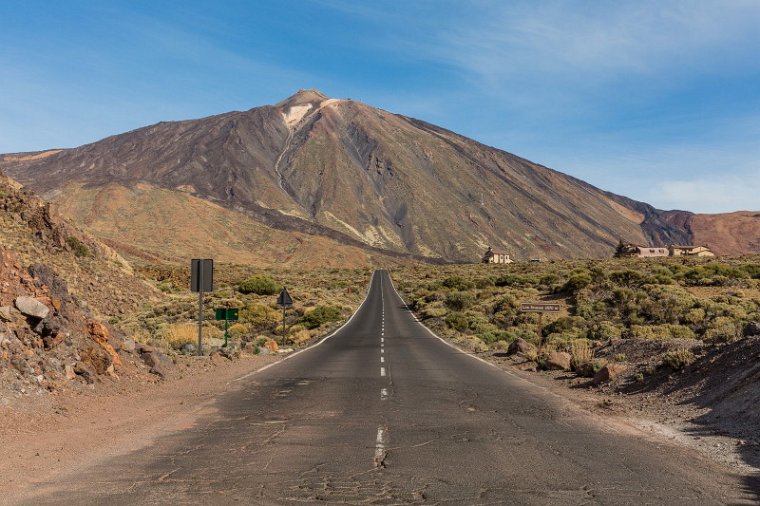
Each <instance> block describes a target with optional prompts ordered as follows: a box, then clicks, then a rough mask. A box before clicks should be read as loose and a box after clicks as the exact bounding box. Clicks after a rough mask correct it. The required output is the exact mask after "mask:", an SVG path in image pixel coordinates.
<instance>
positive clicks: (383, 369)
mask: <svg viewBox="0 0 760 506" xmlns="http://www.w3.org/2000/svg"><path fill="white" fill-rule="evenodd" d="M380 376H385V367H381V368H380Z"/></svg>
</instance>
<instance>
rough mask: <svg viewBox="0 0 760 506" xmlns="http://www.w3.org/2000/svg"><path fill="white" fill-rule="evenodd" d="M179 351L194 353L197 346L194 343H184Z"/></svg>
mask: <svg viewBox="0 0 760 506" xmlns="http://www.w3.org/2000/svg"><path fill="white" fill-rule="evenodd" d="M179 351H181V352H182V353H186V354H188V355H192V354H193V353H195V351H196V348H195V345H194V344H193V343H185V344H183V345H182V347H181V348H180V349H179Z"/></svg>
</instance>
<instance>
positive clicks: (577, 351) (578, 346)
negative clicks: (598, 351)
mask: <svg viewBox="0 0 760 506" xmlns="http://www.w3.org/2000/svg"><path fill="white" fill-rule="evenodd" d="M570 355H571V358H570V367H571V368H572V369H573V371H575V372H577V373H578V375H580V376H593V367H592V365H591V361H592V360H593V359H594V350H592V349H591V346H590V345H589V342H588V341H586V340H585V339H576V340H575V341H573V342H572V343H571V344H570Z"/></svg>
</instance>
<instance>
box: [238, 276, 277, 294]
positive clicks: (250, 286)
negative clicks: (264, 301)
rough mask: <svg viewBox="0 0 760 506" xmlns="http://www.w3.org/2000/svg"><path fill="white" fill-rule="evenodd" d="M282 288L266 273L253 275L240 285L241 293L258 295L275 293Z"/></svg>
mask: <svg viewBox="0 0 760 506" xmlns="http://www.w3.org/2000/svg"><path fill="white" fill-rule="evenodd" d="M281 289H282V288H281V287H280V286H279V285H278V284H277V282H276V281H275V280H274V279H272V278H270V277H269V276H265V275H256V276H251V277H250V278H248V279H246V280H245V281H243V282H242V283H240V285H239V286H238V291H239V292H240V293H245V294H249V293H255V294H256V295H274V294H276V293H277V292H279V291H280V290H281Z"/></svg>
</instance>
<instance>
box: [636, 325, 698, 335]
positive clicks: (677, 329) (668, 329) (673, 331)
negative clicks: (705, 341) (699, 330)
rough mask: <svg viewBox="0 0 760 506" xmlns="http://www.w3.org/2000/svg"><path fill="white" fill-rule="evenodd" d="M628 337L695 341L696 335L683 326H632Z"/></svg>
mask: <svg viewBox="0 0 760 506" xmlns="http://www.w3.org/2000/svg"><path fill="white" fill-rule="evenodd" d="M630 337H632V338H634V339H696V337H697V336H696V334H694V331H693V330H691V329H690V328H689V327H684V326H683V325H672V324H667V323H666V324H664V325H632V326H631V330H630Z"/></svg>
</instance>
